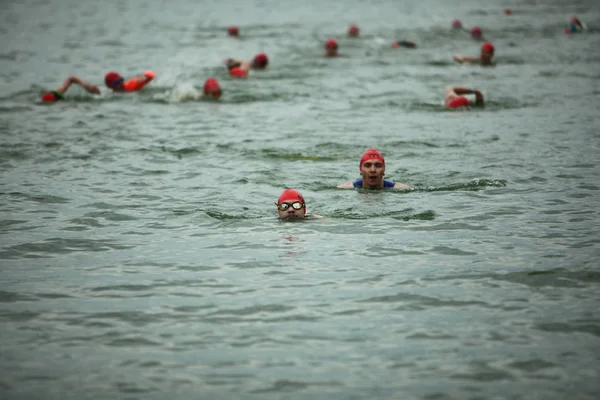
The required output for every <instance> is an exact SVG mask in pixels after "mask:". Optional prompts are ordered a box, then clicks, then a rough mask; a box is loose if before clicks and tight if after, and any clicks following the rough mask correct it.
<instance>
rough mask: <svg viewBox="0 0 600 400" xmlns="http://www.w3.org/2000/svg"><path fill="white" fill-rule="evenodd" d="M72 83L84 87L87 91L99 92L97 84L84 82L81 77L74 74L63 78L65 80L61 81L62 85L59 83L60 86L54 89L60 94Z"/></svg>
mask: <svg viewBox="0 0 600 400" xmlns="http://www.w3.org/2000/svg"><path fill="white" fill-rule="evenodd" d="M73 83H76V84H78V85H79V86H81V87H82V88H84V89H85V90H86V91H87V92H88V93H92V94H100V89H98V86H96V85H93V84H91V83H89V82H86V81H84V80H83V79H81V78H79V77H78V76H75V75H71V76H69V77H68V78H67V79H65V81H64V82H63V83H62V85H60V87H59V88H58V89H56V91H57V92H58V93H60V94H65V92H66V91H67V90H68V89H69V87H70V86H71V84H73Z"/></svg>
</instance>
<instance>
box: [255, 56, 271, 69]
mask: <svg viewBox="0 0 600 400" xmlns="http://www.w3.org/2000/svg"><path fill="white" fill-rule="evenodd" d="M268 64H269V57H267V55H266V54H265V53H258V54H257V55H256V56H254V59H253V60H252V66H253V67H254V68H265V67H266V66H267V65H268Z"/></svg>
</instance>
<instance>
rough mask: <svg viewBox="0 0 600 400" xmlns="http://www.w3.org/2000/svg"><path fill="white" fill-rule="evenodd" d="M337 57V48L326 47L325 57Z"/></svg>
mask: <svg viewBox="0 0 600 400" xmlns="http://www.w3.org/2000/svg"><path fill="white" fill-rule="evenodd" d="M337 55H338V49H337V47H325V57H336V56H337Z"/></svg>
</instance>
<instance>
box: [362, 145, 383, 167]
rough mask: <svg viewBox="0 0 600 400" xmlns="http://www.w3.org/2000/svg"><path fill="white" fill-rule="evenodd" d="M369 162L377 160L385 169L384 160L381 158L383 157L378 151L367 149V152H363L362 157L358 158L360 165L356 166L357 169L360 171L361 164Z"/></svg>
mask: <svg viewBox="0 0 600 400" xmlns="http://www.w3.org/2000/svg"><path fill="white" fill-rule="evenodd" d="M369 160H379V161H381V163H382V164H383V166H384V167H385V159H384V158H383V155H382V154H381V153H380V152H379V150H375V149H369V150H367V151H365V152H364V153H363V155H362V157H361V158H360V163H359V164H358V169H362V166H363V164H364V163H366V162H367V161H369Z"/></svg>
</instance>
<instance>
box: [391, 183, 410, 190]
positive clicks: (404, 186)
mask: <svg viewBox="0 0 600 400" xmlns="http://www.w3.org/2000/svg"><path fill="white" fill-rule="evenodd" d="M394 189H404V190H411V189H414V188H413V187H412V186H410V185H406V184H404V183H400V182H396V183H395V184H394Z"/></svg>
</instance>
